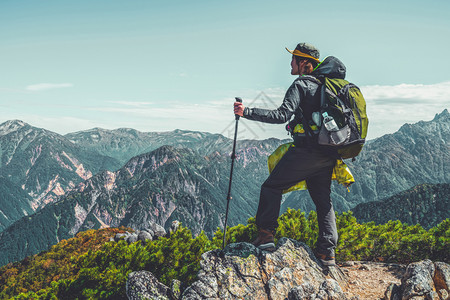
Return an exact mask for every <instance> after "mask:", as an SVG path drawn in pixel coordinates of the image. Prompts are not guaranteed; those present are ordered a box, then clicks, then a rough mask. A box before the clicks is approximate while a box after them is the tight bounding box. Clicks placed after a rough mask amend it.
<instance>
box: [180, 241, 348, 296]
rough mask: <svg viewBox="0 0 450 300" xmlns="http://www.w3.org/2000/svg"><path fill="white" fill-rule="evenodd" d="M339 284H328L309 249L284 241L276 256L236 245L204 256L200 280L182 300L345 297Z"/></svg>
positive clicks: (273, 253)
mask: <svg viewBox="0 0 450 300" xmlns="http://www.w3.org/2000/svg"><path fill="white" fill-rule="evenodd" d="M336 284H337V285H338V286H339V284H338V283H337V282H336V281H334V280H333V282H330V281H327V278H326V276H325V274H324V273H323V269H322V267H321V266H320V265H319V264H318V262H317V260H316V259H315V257H314V255H313V254H312V251H311V249H310V248H309V247H308V246H306V245H305V244H304V243H301V242H298V241H295V240H291V239H287V238H282V239H280V241H279V242H278V247H277V249H276V251H274V252H266V251H261V250H259V249H258V248H256V247H254V246H253V245H252V244H249V243H235V244H230V245H228V246H227V247H225V249H224V250H223V251H222V250H213V251H209V252H206V253H204V254H203V256H202V261H201V270H200V272H199V274H198V280H197V281H196V282H194V283H193V284H192V285H191V286H189V287H188V288H187V289H186V290H185V291H184V293H183V295H182V299H207V298H212V299H240V298H248V295H252V299H274V300H276V299H283V300H284V299H286V298H288V297H290V298H289V299H307V298H304V297H305V296H304V295H305V294H307V295H312V294H313V293H322V294H323V293H324V295H325V296H327V297H328V295H329V294H330V295H335V294H336V295H337V294H338V293H340V294H342V290H341V289H340V287H339V289H338V288H336ZM339 290H340V292H339ZM342 295H343V294H342ZM302 297H303V298H302ZM307 297H309V296H307ZM333 299H337V298H333ZM339 299H344V298H339Z"/></svg>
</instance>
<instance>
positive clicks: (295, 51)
mask: <svg viewBox="0 0 450 300" xmlns="http://www.w3.org/2000/svg"><path fill="white" fill-rule="evenodd" d="M286 50H287V51H288V52H289V53H291V54H292V55H295V56H300V57H304V58H309V59H312V60H313V61H315V62H316V63H318V64H320V60H319V59H317V58H315V57H314V56H311V55H309V54H306V53H303V52H301V51H299V50H289V49H288V48H287V47H286Z"/></svg>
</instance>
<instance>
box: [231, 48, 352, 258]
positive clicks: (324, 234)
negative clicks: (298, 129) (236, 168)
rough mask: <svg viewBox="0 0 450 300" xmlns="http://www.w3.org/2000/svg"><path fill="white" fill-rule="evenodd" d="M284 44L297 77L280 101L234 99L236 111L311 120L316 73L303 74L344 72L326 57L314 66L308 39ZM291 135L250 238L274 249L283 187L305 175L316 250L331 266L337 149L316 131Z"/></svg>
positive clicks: (261, 117) (316, 103)
mask: <svg viewBox="0 0 450 300" xmlns="http://www.w3.org/2000/svg"><path fill="white" fill-rule="evenodd" d="M286 50H287V51H289V52H290V53H291V54H292V60H291V75H297V76H299V77H298V78H297V79H296V80H294V82H293V83H292V85H291V86H290V87H289V89H288V90H287V92H286V95H285V97H284V100H283V103H282V104H281V106H280V107H278V108H277V109H274V110H268V109H261V108H249V107H245V106H244V105H243V104H242V103H240V102H235V103H234V113H235V114H236V115H239V116H241V117H243V118H245V119H248V120H254V121H259V122H265V123H278V124H279V123H286V122H288V121H290V120H291V117H292V116H294V118H293V120H292V121H291V122H290V123H289V124H288V126H287V128H294V127H295V126H296V123H297V124H300V123H302V118H304V120H306V121H307V122H309V123H311V121H312V120H313V114H314V112H318V111H320V91H321V89H320V88H319V87H320V84H319V83H317V82H315V78H312V79H314V80H304V79H305V78H306V77H305V76H310V77H312V76H311V75H314V76H316V75H321V74H323V75H328V74H334V73H339V72H342V71H343V72H344V74H345V67H343V68H341V65H339V64H335V63H329V64H327V65H326V66H324V65H323V64H321V65H320V66H319V68H317V69H316V70H314V69H315V68H316V67H317V66H318V65H319V64H320V60H319V57H320V53H319V50H318V49H317V48H315V47H314V46H312V45H310V44H307V43H300V44H298V45H297V47H296V48H295V50H293V51H291V50H289V49H287V48H286ZM342 66H343V65H342ZM313 71H314V72H313ZM344 76H345V75H344ZM303 124H305V122H303ZM304 132H305V131H304ZM308 132H309V131H308ZM293 138H294V146H293V147H290V148H289V149H288V150H287V152H286V153H285V154H284V155H283V156H282V157H281V159H280V160H279V162H278V163H277V165H276V166H275V168H274V169H273V170H272V171H271V173H270V175H269V177H268V178H267V180H266V181H265V182H264V183H263V184H262V186H261V193H260V198H259V205H258V210H257V213H256V225H257V227H258V237H257V239H256V240H255V241H253V244H254V245H255V246H257V247H259V248H260V249H262V250H268V251H273V250H275V244H274V235H275V232H276V229H277V227H278V222H277V219H278V216H279V213H280V205H281V198H282V193H283V191H284V190H287V189H289V188H290V187H292V186H293V185H294V184H296V183H297V182H299V181H303V180H305V181H306V186H307V189H308V191H309V194H310V195H311V198H312V200H313V202H314V204H315V206H316V210H317V218H318V223H319V237H318V240H317V243H316V248H315V250H314V253H315V255H316V257H317V258H318V259H319V260H320V261H321V262H322V264H323V265H324V266H333V265H335V253H334V251H335V248H336V244H337V240H338V234H337V230H336V219H335V214H334V209H333V204H332V202H331V199H330V192H331V190H330V186H331V176H332V173H333V168H334V166H335V164H336V160H337V159H339V155H338V153H337V151H336V150H334V149H333V148H330V147H326V146H322V145H319V144H318V143H317V136H314V135H311V134H309V135H308V134H305V133H303V134H294V135H293Z"/></svg>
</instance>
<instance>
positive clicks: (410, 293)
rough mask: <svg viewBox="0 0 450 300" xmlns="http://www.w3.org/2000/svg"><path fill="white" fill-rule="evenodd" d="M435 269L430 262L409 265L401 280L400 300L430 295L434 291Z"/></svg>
mask: <svg viewBox="0 0 450 300" xmlns="http://www.w3.org/2000/svg"><path fill="white" fill-rule="evenodd" d="M434 271H435V267H434V264H433V262H432V261H431V260H428V259H427V260H423V261H420V262H417V263H412V264H409V265H408V267H407V268H406V272H405V274H404V275H403V278H402V299H410V298H412V297H414V296H423V297H425V296H426V295H427V294H430V293H431V292H433V290H434V282H433V276H434Z"/></svg>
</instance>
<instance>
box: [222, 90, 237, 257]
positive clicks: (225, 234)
mask: <svg viewBox="0 0 450 300" xmlns="http://www.w3.org/2000/svg"><path fill="white" fill-rule="evenodd" d="M235 99H236V102H240V103H242V99H241V98H239V97H236V98H235ZM234 117H235V119H236V126H235V128H234V141H233V151H232V152H231V170H230V181H229V183H228V195H227V210H226V212H225V223H224V225H223V244H222V249H224V248H225V239H226V236H227V220H228V208H229V206H230V199H231V181H232V180H233V167H234V159H235V158H236V139H237V132H238V122H239V115H234Z"/></svg>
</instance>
